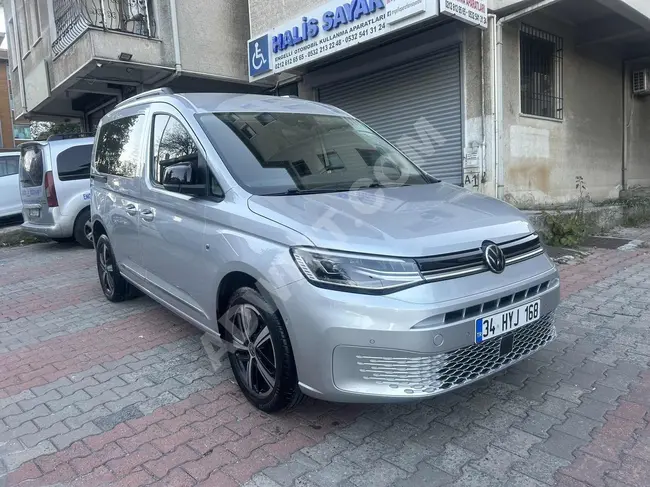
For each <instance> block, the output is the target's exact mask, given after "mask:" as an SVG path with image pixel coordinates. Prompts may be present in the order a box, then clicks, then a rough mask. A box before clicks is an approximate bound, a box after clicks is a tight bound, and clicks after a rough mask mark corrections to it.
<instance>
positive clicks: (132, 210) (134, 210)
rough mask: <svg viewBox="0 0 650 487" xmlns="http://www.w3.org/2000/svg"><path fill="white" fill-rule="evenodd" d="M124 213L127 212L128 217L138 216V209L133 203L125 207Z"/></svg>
mask: <svg viewBox="0 0 650 487" xmlns="http://www.w3.org/2000/svg"><path fill="white" fill-rule="evenodd" d="M124 211H126V214H127V215H131V216H135V215H137V214H138V209H137V208H136V207H135V205H134V204H133V203H131V204H128V205H126V206H125V207H124Z"/></svg>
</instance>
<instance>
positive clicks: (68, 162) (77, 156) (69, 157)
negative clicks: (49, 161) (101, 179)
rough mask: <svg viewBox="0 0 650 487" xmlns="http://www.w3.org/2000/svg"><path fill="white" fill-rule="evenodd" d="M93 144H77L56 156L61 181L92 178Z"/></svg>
mask: <svg viewBox="0 0 650 487" xmlns="http://www.w3.org/2000/svg"><path fill="white" fill-rule="evenodd" d="M92 152H93V146H92V145H88V144H86V145H77V146H75V147H70V148H69V149H66V150H64V151H63V152H61V153H60V154H59V155H58V156H57V158H56V168H57V171H58V173H59V179H60V180H61V181H74V180H76V179H88V178H90V159H91V157H92Z"/></svg>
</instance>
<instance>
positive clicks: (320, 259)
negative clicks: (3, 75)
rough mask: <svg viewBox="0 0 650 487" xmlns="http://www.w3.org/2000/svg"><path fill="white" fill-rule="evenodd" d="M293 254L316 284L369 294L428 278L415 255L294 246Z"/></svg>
mask: <svg viewBox="0 0 650 487" xmlns="http://www.w3.org/2000/svg"><path fill="white" fill-rule="evenodd" d="M291 255H292V256H293V260H294V261H295V262H296V265H298V267H299V268H300V270H301V272H302V273H303V275H304V276H305V277H306V278H307V280H308V281H309V282H311V283H312V284H314V285H315V286H319V287H325V288H330V289H338V290H341V291H352V292H359V293H367V294H387V293H390V292H394V291H397V290H398V289H403V288H406V287H410V286H413V285H415V284H420V283H422V282H424V279H423V278H422V276H421V275H420V270H419V269H418V265H417V264H416V263H415V261H414V260H411V259H397V258H393V257H382V256H374V255H364V254H349V253H347V252H334V251H331V250H321V249H316V248H308V247H294V248H292V249H291Z"/></svg>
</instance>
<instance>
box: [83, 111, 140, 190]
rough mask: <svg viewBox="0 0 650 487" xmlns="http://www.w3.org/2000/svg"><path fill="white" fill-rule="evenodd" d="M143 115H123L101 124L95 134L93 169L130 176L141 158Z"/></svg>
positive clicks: (115, 174)
mask: <svg viewBox="0 0 650 487" xmlns="http://www.w3.org/2000/svg"><path fill="white" fill-rule="evenodd" d="M143 137H144V115H134V116H132V117H124V118H120V119H119V120H114V121H112V122H108V123H106V124H104V125H102V128H101V130H100V132H99V135H98V136H97V151H96V155H95V169H97V171H99V172H100V173H104V174H110V175H113V176H123V177H127V178H132V177H134V176H136V175H137V172H138V167H139V164H140V160H141V158H142V153H141V144H140V142H141V141H142V138H143Z"/></svg>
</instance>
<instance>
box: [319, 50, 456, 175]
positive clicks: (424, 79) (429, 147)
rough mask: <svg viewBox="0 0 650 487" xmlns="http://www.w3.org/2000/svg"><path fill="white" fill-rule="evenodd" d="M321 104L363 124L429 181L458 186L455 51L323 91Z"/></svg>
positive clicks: (323, 89)
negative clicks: (428, 176)
mask: <svg viewBox="0 0 650 487" xmlns="http://www.w3.org/2000/svg"><path fill="white" fill-rule="evenodd" d="M319 100H320V101H321V102H323V103H328V104H330V105H334V106H337V107H339V108H341V109H343V110H345V111H346V112H348V113H350V114H352V115H354V116H355V117H357V118H359V119H360V120H362V121H363V122H365V123H367V124H368V125H369V126H370V127H372V128H373V129H374V130H376V131H377V132H379V133H380V134H381V135H382V136H383V137H385V138H386V139H387V140H388V141H390V142H391V143H393V144H395V145H396V146H397V147H399V148H400V149H401V150H402V151H403V152H404V153H405V154H406V155H407V156H408V157H410V158H411V159H412V160H413V161H414V162H415V163H417V164H418V165H419V166H420V167H421V168H422V169H424V170H425V171H427V172H429V173H430V174H432V175H433V176H435V177H437V178H439V179H442V180H443V181H447V182H450V183H455V184H461V183H462V161H463V157H462V155H463V149H462V147H463V141H462V123H461V81H460V51H459V48H458V47H454V48H452V49H447V50H445V51H441V52H438V53H434V54H431V55H429V56H427V57H426V58H422V59H417V60H415V61H410V62H408V63H406V64H400V65H398V66H395V67H391V68H389V69H386V70H383V71H380V72H377V73H373V74H370V75H366V76H362V77H358V78H354V79H351V80H346V81H343V82H339V83H336V84H332V85H327V86H323V87H322V88H320V89H319Z"/></svg>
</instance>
